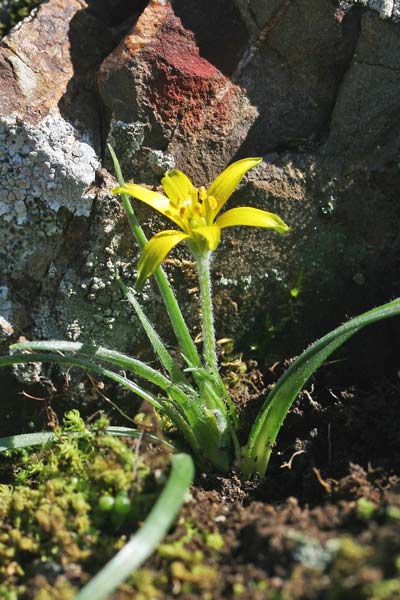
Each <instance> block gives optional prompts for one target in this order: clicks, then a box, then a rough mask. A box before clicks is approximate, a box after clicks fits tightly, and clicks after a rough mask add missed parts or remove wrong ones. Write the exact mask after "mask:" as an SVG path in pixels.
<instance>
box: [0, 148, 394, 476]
mask: <svg viewBox="0 0 400 600" xmlns="http://www.w3.org/2000/svg"><path fill="white" fill-rule="evenodd" d="M109 149H110V152H111V155H112V157H113V160H114V166H115V171H116V175H117V178H118V181H119V186H118V187H116V188H114V189H113V190H112V191H113V193H114V194H119V195H120V196H121V199H122V203H123V206H124V209H125V212H126V215H127V217H128V220H129V223H130V227H131V230H132V233H133V235H134V237H135V239H136V241H137V243H138V244H139V246H140V247H141V249H142V252H141V256H140V259H139V263H138V271H137V281H136V287H137V288H140V287H141V286H142V285H143V283H144V282H145V281H146V279H148V278H149V277H151V276H154V278H155V280H156V282H157V285H158V288H159V291H160V294H161V296H162V298H163V301H164V303H165V307H166V312H167V314H168V316H169V319H170V322H171V325H172V328H173V331H174V333H175V336H176V338H177V342H178V345H179V348H180V354H181V357H182V360H181V361H180V362H179V364H178V362H177V361H176V360H175V359H174V357H173V356H172V355H171V353H170V352H169V350H168V349H167V347H166V345H165V344H164V343H163V341H162V340H161V338H160V336H159V335H158V333H157V331H156V329H155V325H154V324H152V323H151V322H150V321H149V319H148V318H147V317H146V315H145V313H144V311H143V309H142V307H141V305H140V303H139V301H138V299H137V297H136V293H135V290H134V289H131V288H129V287H127V285H126V283H124V282H122V281H121V280H120V278H119V276H118V275H117V276H116V279H117V281H118V283H119V285H120V287H121V290H122V292H123V294H124V296H125V298H126V299H127V300H128V301H129V302H130V304H131V305H132V307H133V309H134V310H135V312H136V314H137V315H138V317H139V319H140V321H141V323H142V325H143V328H144V330H145V332H146V334H147V336H148V339H149V341H150V343H151V345H152V347H153V350H154V352H155V354H156V355H157V357H158V359H159V362H160V370H156V369H154V368H152V367H151V366H149V365H147V364H145V363H143V362H142V361H140V360H138V359H136V358H132V357H130V356H127V355H125V354H122V353H121V352H118V351H116V350H109V349H107V348H102V347H98V346H94V345H89V344H82V343H73V342H62V341H61V342H60V341H49V342H26V343H22V344H15V345H14V346H12V347H11V350H12V354H11V355H10V356H7V357H3V358H1V359H0V365H7V364H13V363H20V362H49V361H51V362H56V363H60V364H68V365H73V366H77V367H80V368H82V369H86V370H89V371H93V372H95V373H98V374H99V375H101V376H102V377H108V378H109V379H111V380H113V381H115V382H117V383H118V384H120V385H122V386H123V387H125V388H127V389H128V390H130V391H132V392H133V393H135V394H136V395H138V396H139V397H140V398H142V399H144V400H146V401H147V402H149V403H150V404H151V405H152V406H153V407H154V408H155V410H156V411H157V412H158V413H159V414H160V415H163V416H165V417H167V418H168V420H169V422H172V423H173V425H174V427H175V428H176V430H177V431H178V432H179V434H180V436H181V438H182V441H184V443H185V444H186V446H188V447H190V449H191V453H192V455H193V457H194V458H195V461H196V462H197V464H198V465H200V466H201V467H202V468H203V469H216V470H218V471H225V472H226V471H228V470H229V468H230V467H231V466H232V465H233V464H236V465H237V466H238V467H239V468H240V470H241V473H242V475H243V477H250V476H252V475H254V474H256V473H258V474H260V475H261V476H265V474H266V470H267V467H268V462H269V458H270V455H271V451H272V448H273V446H274V443H275V441H276V437H277V435H278V432H279V430H280V427H281V425H282V423H283V421H284V419H285V416H286V415H287V413H288V411H289V409H290V407H291V405H292V403H293V402H294V400H295V399H296V397H297V395H298V393H299V392H300V390H301V389H302V387H303V386H304V384H305V382H306V381H307V379H308V378H309V377H310V376H311V375H312V374H313V373H314V371H315V370H316V369H317V368H318V367H319V366H320V365H321V363H322V362H323V361H325V360H326V358H327V357H328V356H329V355H330V354H331V353H332V352H333V351H334V350H335V349H337V348H338V347H339V346H340V345H341V344H343V343H344V342H345V341H346V340H347V339H348V338H349V337H351V336H352V335H353V334H354V333H356V332H357V331H358V330H360V329H361V328H363V327H364V326H366V325H368V324H370V323H373V322H376V321H379V320H381V319H384V318H388V317H391V316H394V315H398V314H399V313H400V299H397V300H395V301H393V302H390V303H388V304H385V305H384V306H381V307H378V308H376V309H373V310H371V311H369V312H367V313H365V314H363V315H361V316H359V317H357V318H355V319H352V320H351V321H349V322H348V323H346V324H344V325H342V326H341V327H339V328H337V329H336V330H334V331H333V332H331V333H329V334H327V335H326V336H325V337H323V338H321V339H320V340H318V341H317V342H315V343H314V344H313V345H312V346H310V347H309V348H308V349H307V350H306V351H305V352H304V353H303V354H302V355H301V356H300V357H299V358H298V359H297V360H296V361H295V362H294V363H293V364H292V366H291V367H290V369H289V370H288V371H287V372H286V373H285V375H284V376H283V377H282V378H281V379H280V381H279V382H278V383H277V384H276V385H275V387H274V388H273V390H272V391H271V393H270V394H269V396H268V397H267V399H266V400H265V403H264V405H263V407H262V408H261V410H260V413H259V415H258V417H257V418H256V420H255V422H254V424H253V427H252V429H251V432H250V435H249V438H248V440H247V444H246V445H245V446H244V447H240V445H239V442H238V438H237V431H238V428H239V426H240V423H239V420H238V416H237V413H236V410H235V407H234V405H233V403H232V401H231V399H230V396H229V392H228V390H227V389H226V387H225V385H224V383H223V381H222V379H221V377H220V374H219V368H218V360H217V353H216V345H215V334H214V323H213V308H212V295H211V279H210V260H211V257H212V254H213V252H214V251H216V250H217V248H218V245H219V242H220V237H221V233H222V232H223V229H225V228H226V227H234V226H251V227H262V228H265V229H272V230H273V231H274V232H276V233H278V234H285V233H287V232H288V230H289V228H288V226H287V225H286V223H284V221H283V220H282V219H281V218H280V217H279V216H277V215H275V214H273V213H270V212H266V211H264V210H260V209H257V208H250V207H239V208H233V209H230V210H224V208H225V204H226V202H227V201H228V199H229V197H230V196H231V194H232V193H233V192H234V190H235V189H236V187H237V186H238V184H239V183H240V181H241V180H242V178H243V176H244V175H245V174H246V173H247V171H249V169H251V168H253V167H255V166H256V165H258V164H259V163H260V162H261V159H260V158H245V159H242V160H239V161H237V162H234V163H233V164H231V165H230V166H229V167H228V168H227V169H225V170H224V171H223V172H222V173H221V174H220V175H219V176H218V177H217V178H216V179H215V180H214V181H213V182H212V183H211V185H210V186H209V187H208V188H205V187H200V188H196V187H195V186H194V185H193V184H192V182H191V181H190V179H189V178H188V177H187V176H186V175H185V174H184V173H182V172H181V171H179V170H177V169H174V170H172V171H170V172H169V173H167V174H166V175H165V176H164V178H163V179H162V181H161V184H162V187H163V191H164V193H160V192H158V191H152V190H150V189H148V188H146V187H143V186H140V185H136V184H134V183H125V182H124V180H123V177H122V173H121V170H120V166H119V163H118V160H117V157H116V156H115V153H114V151H113V150H112V148H109ZM130 198H134V199H135V200H139V201H141V202H144V203H145V204H148V205H149V206H151V207H152V208H153V209H155V210H156V211H158V212H159V213H161V214H162V215H163V216H164V217H167V218H168V219H169V220H170V221H171V222H172V223H173V225H174V226H175V227H174V228H173V229H168V230H165V231H161V232H159V233H157V234H156V235H155V236H154V237H153V238H152V239H150V240H149V241H148V240H147V239H146V237H145V235H144V233H143V230H142V228H141V227H140V225H139V223H138V221H137V219H136V216H135V212H134V208H133V206H132V201H131V200H130ZM181 242H184V243H186V245H187V247H188V248H189V250H190V252H191V253H192V255H193V257H194V260H195V262H196V265H197V272H198V281H199V290H200V300H201V325H202V337H203V346H202V353H199V352H198V350H197V348H196V346H195V344H194V342H193V340H192V337H191V335H190V332H189V330H188V327H187V325H186V323H185V321H184V318H183V316H182V313H181V310H180V308H179V305H178V303H177V300H176V297H175V295H174V293H173V290H172V288H171V286H170V285H169V282H168V279H167V277H166V274H165V272H164V271H163V269H162V267H161V266H160V265H161V263H162V262H163V261H164V259H165V258H166V256H167V255H168V254H169V252H170V251H171V250H172V249H173V248H174V247H175V246H176V245H177V244H179V243H181ZM115 368H116V369H115ZM121 370H122V371H121ZM122 373H123V374H122ZM149 384H150V385H149ZM154 389H157V390H158V391H157V392H154V391H151V390H154Z"/></svg>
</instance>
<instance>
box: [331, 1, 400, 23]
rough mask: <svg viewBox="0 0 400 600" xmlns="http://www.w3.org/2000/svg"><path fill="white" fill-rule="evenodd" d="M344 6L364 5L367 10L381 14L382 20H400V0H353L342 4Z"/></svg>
mask: <svg viewBox="0 0 400 600" xmlns="http://www.w3.org/2000/svg"><path fill="white" fill-rule="evenodd" d="M342 4H343V5H345V6H347V5H349V6H351V5H352V4H362V5H363V6H366V7H367V8H369V9H371V10H374V11H376V12H377V13H379V16H380V17H382V19H390V18H392V19H394V20H398V18H399V13H400V1H399V0H352V1H348V0H346V1H345V2H343V3H342Z"/></svg>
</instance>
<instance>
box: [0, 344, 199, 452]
mask: <svg viewBox="0 0 400 600" xmlns="http://www.w3.org/2000/svg"><path fill="white" fill-rule="evenodd" d="M32 343H35V344H39V343H43V344H46V342H32ZM56 343H57V342H53V344H56ZM60 343H61V344H63V343H66V344H68V342H60ZM33 362H39V363H43V362H46V363H56V364H63V365H72V366H75V367H79V368H81V369H84V370H85V369H86V370H88V371H92V372H93V373H98V374H99V375H101V376H103V377H106V378H107V379H111V380H112V381H115V383H118V384H119V385H121V386H122V387H125V388H126V389H128V390H129V391H131V392H133V393H134V394H136V395H137V396H139V397H140V398H142V399H143V400H146V401H147V402H148V403H149V404H151V405H152V406H154V408H156V409H157V410H158V411H159V412H160V413H164V414H165V415H167V417H169V418H170V419H171V421H172V422H173V423H174V425H175V426H176V427H177V429H178V430H179V431H180V433H181V434H182V435H183V436H184V437H185V439H186V441H187V442H188V443H189V444H190V446H191V447H192V448H193V449H194V451H195V452H198V451H199V444H198V442H197V440H196V438H195V436H194V434H193V431H192V429H191V427H190V425H189V423H188V421H187V419H186V415H185V413H184V411H183V409H182V407H181V406H180V405H179V403H178V402H176V401H174V400H173V398H172V397H171V398H169V397H168V398H156V397H155V396H154V395H153V394H151V393H150V392H148V391H146V390H144V389H143V388H142V387H141V386H139V385H138V384H136V383H135V382H134V381H131V380H130V379H128V378H127V377H124V376H122V375H119V374H118V373H114V371H110V370H109V369H105V368H104V367H102V366H101V365H99V364H97V363H95V362H92V361H90V360H88V359H86V358H85V357H82V356H63V355H61V354H51V353H43V354H42V353H40V352H38V353H32V354H29V353H27V354H13V355H11V356H1V357H0V367H5V366H9V365H13V364H19V363H33ZM183 395H184V394H183ZM188 402H191V404H190V406H192V405H194V403H193V402H192V401H190V400H189V399H188Z"/></svg>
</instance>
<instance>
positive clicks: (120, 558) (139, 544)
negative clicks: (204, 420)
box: [75, 454, 194, 600]
mask: <svg viewBox="0 0 400 600" xmlns="http://www.w3.org/2000/svg"><path fill="white" fill-rule="evenodd" d="M193 477H194V466H193V461H192V459H191V457H190V456H189V455H188V454H176V455H175V456H173V457H172V470H171V474H170V476H169V479H168V481H167V484H166V485H165V487H164V489H163V491H162V493H161V495H160V497H159V498H158V500H157V502H156V503H155V505H154V507H153V509H152V510H151V512H150V514H149V516H148V517H147V519H146V520H145V522H144V524H143V525H142V527H141V528H140V529H139V531H138V532H137V533H135V535H133V536H132V538H131V539H130V541H129V542H128V543H127V544H126V545H125V546H124V547H123V548H122V550H120V551H119V552H118V554H116V556H114V558H112V559H111V560H110V562H109V563H108V564H107V565H106V566H105V567H104V568H103V569H102V570H101V571H100V573H98V574H97V575H95V577H93V579H92V580H91V581H90V582H89V583H88V584H87V585H86V586H85V587H84V588H83V589H82V590H81V591H80V592H79V594H78V595H77V596H76V598H75V600H93V599H94V598H96V600H103V599H104V598H107V596H108V595H109V594H111V593H112V592H113V591H114V590H115V589H116V588H117V587H118V586H119V585H120V584H121V583H123V582H124V581H125V579H126V578H127V577H129V575H131V574H132V573H133V571H135V570H136V569H137V568H138V567H140V566H141V565H142V564H143V563H144V561H145V560H146V559H147V558H149V556H150V555H151V554H152V553H153V552H154V550H155V549H156V547H157V546H158V544H159V543H160V542H161V541H162V540H163V538H164V536H165V535H166V534H167V532H168V529H169V528H170V527H171V525H172V523H173V521H174V520H175V517H176V515H177V513H178V511H179V509H180V507H181V506H182V504H183V502H184V501H185V497H186V495H187V493H188V491H189V487H190V485H191V483H192V481H193Z"/></svg>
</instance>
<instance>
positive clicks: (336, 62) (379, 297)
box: [0, 0, 400, 361]
mask: <svg viewBox="0 0 400 600" xmlns="http://www.w3.org/2000/svg"><path fill="white" fill-rule="evenodd" d="M128 4H129V5H128ZM368 7H369V9H368V8H367V6H366V3H365V2H364V3H361V2H350V1H346V2H341V3H339V4H338V6H334V5H333V3H332V2H331V1H330V0H296V2H294V1H292V0H273V1H272V0H271V2H268V3H266V2H265V1H264V0H255V1H254V2H252V3H251V5H250V3H248V2H247V1H245V0H235V1H230V0H204V2H202V3H201V5H200V4H199V3H198V2H195V0H185V1H184V0H175V1H174V2H173V3H172V4H170V3H169V2H166V1H162V0H158V1H156V0H153V1H152V2H150V3H148V4H147V3H146V2H134V3H132V4H131V3H126V2H122V1H119V0H118V1H117V0H103V1H100V0H99V1H98V2H95V3H94V2H89V1H87V2H85V1H84V0H79V1H78V0H71V1H70V2H66V0H49V2H47V3H44V4H43V5H41V7H40V8H39V10H38V11H37V12H36V14H35V15H33V17H32V18H30V19H28V20H26V21H24V22H23V23H22V24H21V25H20V26H19V27H17V28H16V29H14V30H13V31H12V32H11V33H10V35H9V36H7V37H6V38H5V39H4V40H3V43H2V45H1V48H0V91H1V94H0V122H1V124H2V125H1V130H0V148H1V150H2V152H1V154H0V157H1V158H0V177H1V188H0V190H1V191H0V236H1V237H0V239H1V240H2V242H1V244H2V245H1V247H0V252H1V256H2V258H3V260H2V263H1V264H0V286H1V287H0V308H1V309H2V310H1V311H0V312H1V314H3V316H4V317H5V318H6V319H7V320H9V321H10V323H11V324H12V325H13V326H14V328H15V330H16V331H20V330H23V331H24V333H25V335H27V337H28V336H29V337H35V338H53V337H58V338H60V337H61V338H62V337H67V338H68V339H81V340H92V339H95V340H97V341H98V342H101V343H104V344H106V345H108V346H110V347H116V348H119V349H121V350H128V351H129V352H132V353H137V351H138V349H139V352H142V346H143V344H142V340H143V338H142V337H140V334H139V333H138V332H139V331H140V328H139V325H138V323H137V321H136V320H135V319H134V318H133V317H132V316H131V313H130V311H129V308H128V307H127V306H126V304H125V303H123V302H121V298H120V295H119V292H118V290H117V289H116V286H115V282H114V273H115V269H116V268H117V269H118V270H119V271H120V272H121V273H122V275H123V277H124V279H125V280H126V281H127V283H128V284H129V283H131V282H132V281H133V279H134V276H135V265H136V261H137V257H138V251H137V248H136V246H134V245H133V244H132V243H131V240H130V237H129V229H128V226H127V224H126V220H125V218H124V216H123V214H122V211H121V207H120V205H119V202H118V200H117V199H115V198H112V197H111V196H110V193H109V190H110V189H111V187H112V186H113V185H114V183H115V181H114V179H113V178H112V176H111V175H110V171H111V165H110V162H109V160H103V164H104V163H105V165H106V166H107V167H108V170H109V172H107V170H105V169H102V170H99V167H100V158H102V159H105V157H106V151H105V140H106V139H107V138H108V139H109V140H110V141H112V143H113V145H114V146H115V148H116V150H117V152H118V154H119V156H120V158H121V162H122V164H123V170H124V174H125V177H126V178H127V179H128V178H134V179H135V180H136V181H137V182H138V183H146V184H153V185H158V183H159V180H160V178H161V177H162V175H163V173H164V171H165V170H168V169H170V168H171V167H173V166H175V165H177V166H178V167H179V168H181V169H182V170H183V171H185V172H187V173H188V174H189V175H190V176H191V177H193V179H194V180H195V182H196V183H197V184H207V183H209V182H210V181H211V180H212V179H213V177H214V176H215V175H216V174H218V173H219V172H220V171H221V170H222V169H223V168H224V167H225V166H226V165H227V164H228V163H229V162H231V161H232V160H235V159H237V158H241V157H243V156H246V155H259V154H261V155H262V156H263V157H264V162H263V164H262V165H260V166H259V167H258V168H257V169H255V170H254V171H252V172H251V173H249V176H248V177H247V178H246V179H245V181H244V183H243V186H242V187H241V188H240V190H239V191H238V192H237V193H236V194H235V195H234V197H232V199H231V200H230V203H229V205H230V207H233V206H236V205H240V204H242V205H248V204H250V205H253V206H257V207H259V208H264V209H267V210H272V211H274V212H277V213H278V214H280V215H281V216H282V217H283V218H284V219H285V220H286V221H287V222H288V224H289V225H290V226H291V232H290V234H289V236H287V237H280V236H278V235H277V234H274V233H271V232H265V231H261V230H257V229H249V228H246V229H245V228H243V229H232V230H228V231H227V232H226V233H225V235H224V237H223V241H222V244H221V247H220V248H219V249H218V251H217V252H216V254H215V258H214V262H213V274H214V292H215V306H216V327H217V335H218V336H219V337H226V336H231V337H234V339H235V341H236V342H238V343H239V344H240V345H241V346H242V347H243V346H245V344H246V343H248V344H251V345H253V346H258V348H259V349H260V353H261V354H264V355H266V356H267V357H268V358H267V359H266V360H268V361H271V360H274V359H275V358H280V357H282V356H288V355H289V354H290V355H293V354H295V353H297V352H298V351H300V350H301V349H302V348H303V347H304V345H305V344H307V343H309V342H311V341H312V340H313V339H314V338H315V337H316V336H317V335H320V334H322V333H324V332H325V331H326V330H328V329H330V328H332V327H334V326H335V325H336V324H338V323H339V322H340V321H342V320H343V319H344V318H345V317H346V315H351V314H355V313H357V312H361V311H362V310H366V309H367V308H369V307H370V306H372V305H374V304H377V303H379V302H383V301H384V300H386V299H387V298H388V297H390V296H391V295H393V294H395V293H396V289H398V285H399V283H400V282H399V277H398V260H397V258H396V256H397V253H398V250H399V246H400V237H399V236H398V232H397V229H398V227H397V223H398V219H399V216H400V215H399V204H398V202H397V193H398V192H397V191H398V188H399V184H400V181H399V174H398V166H397V165H398V151H399V137H398V135H397V129H398V128H397V127H396V123H397V119H398V114H399V110H398V109H399V106H398V105H399V102H400V101H399V97H400V96H399V89H398V87H399V84H398V81H399V78H398V68H397V65H398V61H399V58H400V47H399V27H400V25H398V24H397V23H396V22H395V20H396V18H397V17H396V14H397V13H396V7H397V3H396V2H393V3H392V5H391V6H389V3H383V2H382V3H377V2H372V0H371V2H369V3H368ZM371 9H373V10H371ZM389 9H390V10H391V12H390V10H389ZM389 12H390V15H389ZM139 13H140V16H139ZM138 17H139V18H138ZM37 49H40V52H37ZM96 78H97V81H98V89H99V94H98V93H97V90H96V88H95V85H94V82H95V81H96ZM135 209H136V211H137V214H138V217H139V218H140V220H141V222H143V223H144V226H145V229H146V232H147V233H149V232H150V233H154V232H157V231H160V229H162V228H163V227H164V226H165V223H164V222H163V221H162V220H161V219H159V217H158V216H157V215H155V214H153V213H151V211H150V210H148V209H147V208H146V207H143V205H140V204H139V203H135ZM167 270H168V272H169V274H170V276H171V278H172V281H173V285H174V287H175V289H176V290H177V293H178V296H179V299H180V302H181V304H182V305H183V310H184V313H185V315H187V316H188V320H189V321H190V324H191V326H192V327H193V329H194V332H195V334H197V333H198V329H196V327H198V323H197V311H198V305H197V301H196V293H197V292H196V279H195V273H194V268H193V263H192V262H191V260H190V256H189V255H188V253H187V252H186V251H185V250H184V249H182V250H179V251H177V252H174V253H173V254H171V256H170V258H169V260H168V261H167ZM397 293H398V292H397ZM141 300H142V302H143V304H144V305H145V307H146V309H148V311H149V314H150V317H151V318H153V320H156V321H157V323H158V324H160V326H161V328H162V333H163V335H164V336H165V337H167V338H168V339H169V341H170V342H171V343H173V339H172V338H171V337H168V336H169V335H170V333H169V330H168V328H167V324H166V323H165V319H164V318H161V319H160V314H161V315H162V314H164V313H163V312H162V308H161V304H160V299H159V297H158V296H157V295H156V294H154V292H153V287H152V285H151V284H147V285H146V286H145V288H144V291H143V294H142V296H141ZM376 347H378V345H376ZM384 347H387V348H388V349H390V348H391V347H392V346H391V345H390V344H387V345H386V346H385V345H384ZM366 348H367V346H365V349H366ZM388 351H389V350H388ZM381 354H382V357H383V356H384V353H381Z"/></svg>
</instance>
